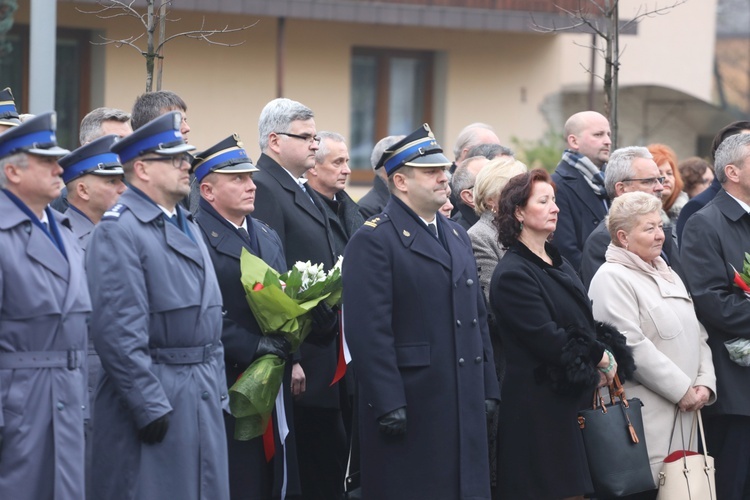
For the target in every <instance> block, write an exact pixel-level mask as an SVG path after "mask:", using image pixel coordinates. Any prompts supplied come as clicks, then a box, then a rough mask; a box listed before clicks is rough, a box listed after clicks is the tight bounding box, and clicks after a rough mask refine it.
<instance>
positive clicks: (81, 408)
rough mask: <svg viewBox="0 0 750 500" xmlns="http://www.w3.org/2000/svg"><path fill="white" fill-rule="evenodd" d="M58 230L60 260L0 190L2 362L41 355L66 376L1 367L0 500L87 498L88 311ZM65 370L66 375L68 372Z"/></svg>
mask: <svg viewBox="0 0 750 500" xmlns="http://www.w3.org/2000/svg"><path fill="white" fill-rule="evenodd" d="M47 213H48V217H49V216H50V215H52V217H54V218H55V221H56V222H57V226H58V228H59V232H60V236H61V238H62V243H63V246H64V248H65V252H66V254H67V259H66V258H65V257H64V256H63V254H62V253H61V252H60V251H59V250H58V249H57V247H56V246H55V244H54V243H53V242H52V240H50V238H49V237H48V236H47V235H46V234H45V232H44V231H43V230H42V229H41V228H40V227H39V226H36V225H34V224H33V223H32V222H31V220H30V219H29V216H28V215H26V214H25V213H24V212H23V211H22V210H20V209H19V208H18V207H17V206H16V205H15V204H14V203H13V202H12V201H11V200H10V198H8V196H7V195H6V194H5V193H4V192H2V191H0V214H2V215H0V249H1V250H0V356H7V355H8V353H23V352H24V351H32V352H39V351H45V352H46V353H48V354H49V355H52V354H55V353H56V354H55V357H57V358H58V360H59V359H60V357H62V360H64V359H65V357H67V354H66V351H69V350H71V352H73V351H75V353H76V354H75V356H74V357H73V358H72V359H71V360H70V361H71V364H70V367H68V366H60V365H59V364H58V366H56V367H42V366H39V365H35V363H34V362H33V361H29V360H26V361H24V362H22V363H21V364H20V365H17V366H16V367H12V366H11V365H9V364H7V363H6V360H5V359H0V435H1V436H2V438H3V446H2V450H1V451H0V498H3V499H5V498H7V499H11V498H12V499H14V500H36V499H39V498H45V499H55V500H67V499H69V498H84V496H85V493H84V472H83V471H84V469H83V458H84V439H83V421H84V416H85V415H84V413H85V408H86V407H87V405H88V399H87V397H86V382H85V378H86V377H85V369H84V368H83V367H84V366H85V352H86V343H87V342H86V332H87V329H86V321H87V319H88V317H89V313H90V312H91V302H90V300H89V291H88V285H87V284H86V274H85V272H84V266H83V252H82V251H81V249H80V248H79V247H78V243H77V242H76V238H75V236H74V235H73V233H72V232H71V231H70V228H69V226H67V227H66V224H67V219H66V218H65V217H64V216H63V215H62V214H60V213H59V212H56V211H54V210H51V209H49V210H48V212H47ZM69 368H70V369H69Z"/></svg>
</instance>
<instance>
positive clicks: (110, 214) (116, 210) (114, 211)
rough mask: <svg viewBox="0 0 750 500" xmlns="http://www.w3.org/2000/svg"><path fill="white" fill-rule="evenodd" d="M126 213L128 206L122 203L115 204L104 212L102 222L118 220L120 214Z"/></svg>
mask: <svg viewBox="0 0 750 500" xmlns="http://www.w3.org/2000/svg"><path fill="white" fill-rule="evenodd" d="M127 211H128V206H127V205H123V204H122V203H117V204H116V205H115V206H113V207H112V208H110V209H109V210H107V211H106V212H104V215H102V220H114V219H119V218H120V216H121V215H122V214H124V213H125V212H127Z"/></svg>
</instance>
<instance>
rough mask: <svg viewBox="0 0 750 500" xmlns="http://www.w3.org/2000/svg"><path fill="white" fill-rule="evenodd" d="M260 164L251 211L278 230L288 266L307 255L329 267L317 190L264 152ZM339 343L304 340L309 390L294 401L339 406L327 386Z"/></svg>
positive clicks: (329, 242)
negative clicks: (304, 185) (321, 344)
mask: <svg viewBox="0 0 750 500" xmlns="http://www.w3.org/2000/svg"><path fill="white" fill-rule="evenodd" d="M258 168H259V169H260V172H257V173H255V174H254V175H253V181H254V182H255V185H256V186H257V188H258V189H257V191H256V194H255V211H254V212H253V216H254V217H256V218H257V219H260V220H262V221H263V222H265V223H266V224H268V225H269V226H271V227H272V228H273V229H274V230H275V231H276V232H277V233H278V235H279V238H281V244H282V246H283V247H284V255H285V256H286V265H287V268H289V269H291V268H292V266H294V263H295V262H297V261H302V262H306V261H308V260H309V261H310V262H311V263H313V264H323V266H324V267H325V269H326V270H329V269H331V268H332V267H333V264H334V263H335V262H336V259H337V258H338V255H334V254H335V246H334V243H333V236H332V233H331V230H330V227H329V225H328V218H327V217H326V216H325V215H324V214H323V206H322V203H323V202H322V200H320V197H319V195H318V194H317V193H315V191H313V190H312V189H311V188H309V187H308V188H307V194H305V192H304V191H302V189H301V188H300V187H299V185H297V183H296V182H295V181H294V179H292V176H291V175H289V173H288V172H287V171H286V170H284V169H283V168H282V167H281V166H280V165H279V164H278V163H276V162H275V161H274V160H273V159H271V158H270V157H268V156H266V155H265V154H263V155H261V156H260V158H259V159H258ZM311 198H312V199H311ZM313 200H315V201H313ZM337 345H338V344H337V342H332V343H331V344H329V345H328V346H325V347H318V346H314V345H310V344H308V343H307V342H305V343H303V344H302V347H301V348H300V355H301V361H300V365H301V366H302V369H303V370H304V371H305V376H306V378H307V382H306V383H307V390H306V391H305V392H304V393H303V394H302V395H301V396H299V397H298V398H295V404H298V405H302V406H311V407H316V408H335V409H338V408H340V401H339V398H340V395H339V388H338V387H337V385H334V386H333V387H331V386H330V383H331V381H332V380H333V376H334V374H335V373H336V363H337V361H338V350H337Z"/></svg>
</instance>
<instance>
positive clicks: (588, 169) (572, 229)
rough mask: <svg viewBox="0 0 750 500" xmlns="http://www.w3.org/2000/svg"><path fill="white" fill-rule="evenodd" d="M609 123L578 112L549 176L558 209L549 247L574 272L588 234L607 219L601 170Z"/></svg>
mask: <svg viewBox="0 0 750 500" xmlns="http://www.w3.org/2000/svg"><path fill="white" fill-rule="evenodd" d="M610 135H611V132H610V129H609V121H608V120H607V119H606V118H605V117H604V116H602V115H600V114H599V113H597V112H595V111H581V112H580V113H576V114H574V115H573V116H571V117H570V118H568V121H567V122H565V140H566V141H567V143H568V149H566V150H565V152H564V153H563V156H562V160H560V163H559V164H558V165H557V169H556V170H555V172H554V173H553V174H552V180H553V181H554V183H555V185H556V186H557V191H556V193H555V195H556V198H557V200H556V203H557V206H558V207H559V208H560V215H559V218H558V221H557V230H556V231H555V236H554V240H553V243H554V244H555V246H556V247H557V249H558V250H559V251H560V254H561V255H562V256H563V257H565V258H566V259H568V261H570V263H571V264H572V265H573V268H574V269H579V268H580V267H581V251H582V250H583V244H584V243H585V242H586V238H588V237H589V234H591V231H593V230H594V228H595V227H596V226H597V224H599V222H600V221H601V220H602V219H604V216H605V215H607V211H608V207H609V202H608V198H607V191H606V189H605V188H604V176H603V173H602V172H603V171H604V167H605V165H606V163H607V161H608V160H609V149H610V146H611V145H612V140H611V138H610Z"/></svg>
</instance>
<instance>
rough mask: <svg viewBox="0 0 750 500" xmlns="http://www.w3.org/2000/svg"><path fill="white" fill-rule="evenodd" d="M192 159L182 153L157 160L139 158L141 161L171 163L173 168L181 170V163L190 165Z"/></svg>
mask: <svg viewBox="0 0 750 500" xmlns="http://www.w3.org/2000/svg"><path fill="white" fill-rule="evenodd" d="M192 160H193V157H192V156H190V155H189V154H187V153H182V154H178V155H174V156H163V157H159V158H141V161H168V162H171V163H172V166H173V167H174V168H182V164H183V163H190V162H191V161H192Z"/></svg>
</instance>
